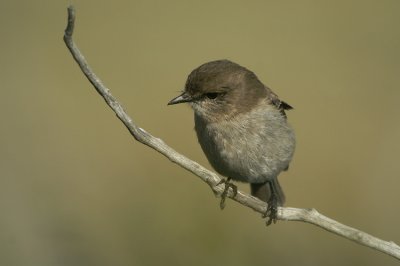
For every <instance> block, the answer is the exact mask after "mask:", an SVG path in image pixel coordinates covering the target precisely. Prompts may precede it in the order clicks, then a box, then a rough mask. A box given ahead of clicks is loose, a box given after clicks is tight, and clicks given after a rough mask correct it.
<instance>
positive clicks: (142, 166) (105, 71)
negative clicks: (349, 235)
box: [0, 0, 400, 266]
mask: <svg viewBox="0 0 400 266" xmlns="http://www.w3.org/2000/svg"><path fill="white" fill-rule="evenodd" d="M72 3H73V4H74V5H75V7H76V9H77V21H76V23H77V24H76V32H75V35H74V38H75V41H76V43H77V44H78V46H79V47H80V49H81V50H82V52H83V53H84V55H85V56H86V58H87V59H88V61H89V63H90V65H91V66H92V68H93V69H94V70H95V72H96V73H97V74H98V75H99V76H100V77H101V79H102V80H103V81H104V83H105V84H106V85H107V86H108V87H109V88H110V89H111V91H112V93H113V94H114V96H116V97H117V98H118V99H119V100H120V101H121V102H122V103H123V105H124V107H125V109H126V110H127V112H128V113H129V114H130V115H131V116H132V118H133V120H134V121H135V122H137V123H138V124H139V125H140V126H141V127H143V128H144V129H146V130H147V131H149V132H150V133H152V134H153V135H155V136H157V137H160V138H162V139H163V140H164V141H165V142H166V143H167V144H169V145H171V146H172V147H174V148H175V149H176V150H178V151H179V152H181V153H183V154H185V155H186V156H188V157H189V158H191V159H194V160H196V161H198V162H200V163H201V164H203V165H205V166H206V167H210V166H209V165H208V163H207V161H206V159H205V157H204V155H203V153H202V151H201V149H200V147H199V145H198V144H197V140H196V137H195V134H194V131H193V118H192V115H193V114H192V111H191V110H190V108H189V107H187V106H184V105H179V106H167V105H166V103H167V102H168V101H169V100H170V99H171V98H172V97H174V96H176V95H177V94H178V93H179V91H180V90H181V89H182V88H183V85H184V82H185V79H186V76H187V75H188V74H189V72H190V71H191V70H192V69H194V68H195V67H197V66H198V65H200V64H202V63H204V62H207V61H210V60H215V59H221V58H228V59H231V60H233V61H235V62H238V63H240V64H241V65H243V66H246V67H248V68H249V69H251V70H253V71H254V72H255V73H256V74H257V75H258V76H259V78H260V79H261V80H262V81H263V82H264V83H265V84H266V85H268V86H270V87H271V88H272V89H273V90H274V91H275V92H276V93H277V94H278V95H279V96H280V97H281V98H282V99H283V100H285V101H287V102H288V103H290V104H291V105H293V106H294V107H295V109H294V110H293V111H290V112H289V113H288V117H289V121H290V123H291V124H292V125H293V127H294V128H295V130H296V133H297V140H298V145H297V150H296V154H295V157H294V160H293V162H292V164H291V167H290V170H289V171H288V172H286V173H283V174H282V175H281V177H280V180H281V184H282V185H283V187H284V189H285V192H286V196H287V206H293V207H314V208H316V209H318V210H319V211H320V212H322V213H323V214H325V215H327V216H329V217H332V218H334V219H336V220H338V221H341V222H343V223H345V224H348V225H350V226H354V227H356V228H358V229H361V230H364V231H366V232H368V233H370V234H372V235H375V236H378V237H380V238H382V239H385V240H393V241H395V242H397V243H400V230H399V225H400V213H399V209H400V208H399V202H400V195H399V187H400V179H399V177H400V163H399V153H400V141H399V136H400V119H399V114H400V111H399V104H398V103H399V99H400V90H399V84H400V52H399V48H400V28H399V25H400V16H399V13H400V1H396V0H393V1H389V0H385V1H361V0H360V1H274V0H269V1H239V0H236V1H172V0H171V1H72ZM68 4H70V1H28V0H24V1H22V0H21V1H11V0H9V1H7V0H3V1H1V2H0V36H1V41H0V47H1V49H0V62H1V63H0V80H1V104H0V122H1V123H0V132H1V139H0V213H1V218H0V265H7V266H13V265H18V266H19V265H35V266H36V265H41V266H43V265H45V266H47V265H49V266H50V265H96V266H97V265H160V264H161V265H232V266H233V265H397V264H398V261H396V260H395V259H393V258H391V257H389V256H386V255H383V254H381V253H379V252H377V251H374V250H371V249H369V248H366V247H363V246H360V245H357V244H355V243H353V242H350V241H348V240H345V239H343V238H339V237H337V236H335V235H333V234H330V233H327V232H325V231H323V230H321V229H319V228H317V227H315V226H312V225H308V224H303V223H300V222H278V223H277V224H276V225H273V226H270V227H265V224H264V221H263V220H262V219H261V218H260V215H259V214H257V213H254V212H253V211H251V210H250V209H247V208H244V207H242V206H240V205H238V204H236V203H234V202H232V201H228V202H227V208H226V209H225V210H224V211H222V212H221V211H220V210H219V207H218V199H217V198H215V197H214V196H213V194H212V192H211V191H210V189H209V188H208V186H206V185H205V184H204V183H202V182H200V181H199V179H198V178H197V177H195V176H193V175H192V174H190V173H189V172H187V171H185V170H183V169H182V168H180V167H178V166H177V165H175V164H172V163H170V162H169V161H168V160H167V159H165V158H164V157H163V156H161V155H160V154H158V153H156V152H154V151H153V150H151V149H149V148H148V147H146V146H144V145H142V144H139V143H137V142H135V141H134V139H133V138H132V137H131V136H130V135H129V133H128V131H127V130H126V129H125V127H124V126H123V125H122V124H121V122H120V121H119V120H118V119H117V118H116V117H115V115H114V114H113V113H112V112H111V110H110V109H109V108H108V107H107V106H106V105H105V103H104V101H103V100H102V99H101V98H100V97H99V95H97V93H96V92H95V90H94V89H93V88H92V86H91V85H90V83H89V82H88V81H87V80H86V79H85V77H84V76H83V75H82V73H81V72H80V70H79V68H78V66H77V65H76V63H75V62H74V61H73V59H72V57H71V55H70V54H69V52H68V50H67V48H66V47H65V45H64V43H63V41H62V35H63V31H64V29H65V25H66V7H67V6H68ZM240 189H243V190H245V191H248V187H247V186H246V185H240Z"/></svg>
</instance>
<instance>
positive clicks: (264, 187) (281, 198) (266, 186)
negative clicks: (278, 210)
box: [250, 178, 285, 206]
mask: <svg viewBox="0 0 400 266" xmlns="http://www.w3.org/2000/svg"><path fill="white" fill-rule="evenodd" d="M250 188H251V195H253V196H254V197H257V198H259V199H260V200H262V201H265V202H268V201H269V200H270V199H271V195H272V194H275V198H276V201H277V205H278V206H283V204H284V203H285V194H284V193H283V190H282V187H281V186H280V185H279V182H278V178H273V179H272V180H268V181H267V182H265V183H259V184H250Z"/></svg>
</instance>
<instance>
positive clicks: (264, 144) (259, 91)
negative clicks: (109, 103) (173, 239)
mask: <svg viewBox="0 0 400 266" xmlns="http://www.w3.org/2000/svg"><path fill="white" fill-rule="evenodd" d="M183 102H187V103H189V104H190V106H191V107H192V108H193V110H194V120H195V130H196V133H197V137H198V140H199V143H200V145H201V148H202V149H203V151H204V153H205V155H206V157H207V159H208V161H209V162H210V164H211V165H212V167H213V168H214V169H215V170H216V171H217V172H218V173H219V174H221V175H223V176H225V177H227V180H224V182H225V190H224V193H223V194H222V195H221V198H222V199H221V205H220V206H221V208H223V207H224V201H225V197H226V195H227V192H228V189H229V187H231V188H232V189H233V191H234V192H236V191H237V189H236V186H235V185H233V184H232V183H231V182H230V180H231V179H232V180H235V181H241V182H246V183H250V187H251V194H252V195H253V196H255V197H257V198H259V199H260V200H263V201H265V202H267V203H268V208H267V213H266V215H268V216H269V220H268V221H267V224H268V225H269V224H271V222H272V221H273V222H275V221H276V215H277V207H278V206H283V204H284V202H285V196H284V193H283V191H282V188H281V186H280V185H279V182H278V175H279V173H280V172H282V171H284V170H287V169H288V167H289V163H290V161H291V159H292V156H293V153H294V149H295V136H294V132H293V129H292V128H291V127H290V125H289V124H288V123H287V118H286V114H285V110H289V109H292V107H291V106H290V105H289V104H287V103H285V102H284V101H281V100H280V99H279V98H278V96H277V95H276V94H275V93H274V92H272V90H271V89H270V88H268V87H267V86H265V85H264V84H263V83H262V82H261V81H260V80H259V79H258V78H257V76H256V75H255V74H254V73H253V72H251V71H250V70H248V69H246V68H245V67H242V66H240V65H238V64H236V63H234V62H231V61H229V60H217V61H212V62H208V63H205V64H203V65H201V66H199V67H198V68H196V69H194V70H193V71H192V72H191V73H190V75H189V76H188V78H187V81H186V85H185V89H184V91H183V93H182V94H181V95H179V96H178V97H176V98H174V99H172V100H171V101H170V102H169V103H168V104H169V105H171V104H177V103H183Z"/></svg>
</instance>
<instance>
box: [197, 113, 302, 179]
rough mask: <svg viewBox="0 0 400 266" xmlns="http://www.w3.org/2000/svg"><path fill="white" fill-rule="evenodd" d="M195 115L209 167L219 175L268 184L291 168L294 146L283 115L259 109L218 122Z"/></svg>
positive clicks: (199, 138) (289, 129) (292, 137)
mask: <svg viewBox="0 0 400 266" xmlns="http://www.w3.org/2000/svg"><path fill="white" fill-rule="evenodd" d="M208 121H209V120H207V119H205V118H204V117H201V116H198V115H196V114H195V130H196V133H197V137H198V140H199V143H200V145H201V147H202V149H203V151H204V153H205V155H206V157H207V158H208V160H209V162H210V164H211V165H212V166H213V167H214V169H215V170H216V171H217V172H219V173H220V174H222V175H224V176H227V177H231V178H233V179H235V180H239V181H244V182H252V183H257V182H265V181H266V180H267V179H268V178H274V177H276V176H277V175H278V174H279V172H281V171H282V170H284V169H285V168H287V167H288V165H289V162H290V160H291V158H292V155H293V152H294V146H295V138H294V134H293V130H292V128H291V127H290V126H289V125H288V124H287V122H286V119H285V118H284V117H283V116H282V114H281V113H280V112H279V111H278V110H276V109H272V108H269V107H267V108H260V109H259V110H253V111H251V112H248V113H244V114H239V115H237V116H235V117H230V119H220V120H218V121H217V122H208Z"/></svg>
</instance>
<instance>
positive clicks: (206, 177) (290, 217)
mask: <svg viewBox="0 0 400 266" xmlns="http://www.w3.org/2000/svg"><path fill="white" fill-rule="evenodd" d="M74 24H75V9H74V8H73V7H72V6H70V7H68V24H67V28H66V29H65V34H64V42H65V44H66V45H67V47H68V49H69V50H70V52H71V54H72V56H73V57H74V59H75V61H76V62H77V63H78V65H79V67H80V68H81V70H82V72H83V73H84V74H85V76H86V77H87V78H88V80H89V81H90V83H92V85H93V86H94V88H95V89H96V90H97V92H98V93H99V94H100V95H101V96H102V97H103V99H104V100H105V101H106V103H107V104H108V106H110V108H111V109H112V110H113V111H114V112H115V114H116V115H117V117H118V118H119V119H120V120H121V121H122V123H124V125H125V126H126V127H127V129H128V130H129V132H130V133H131V134H132V136H133V137H134V138H135V139H136V140H137V141H139V142H141V143H143V144H145V145H147V146H149V147H150V148H153V149H154V150H156V151H158V152H159V153H161V154H162V155H164V156H165V157H167V158H168V159H169V160H170V161H172V162H174V163H176V164H178V165H179V166H181V167H183V168H184V169H186V170H188V171H190V172H192V173H193V174H194V175H196V176H198V177H200V179H201V180H203V181H204V182H205V183H207V184H208V185H209V186H210V187H211V189H212V191H213V192H214V193H215V194H216V195H217V196H220V195H221V193H222V192H223V190H224V185H223V184H220V185H219V182H220V181H221V179H220V177H219V176H218V175H217V174H215V173H214V172H211V171H210V170H208V169H206V168H204V167H203V166H201V165H200V164H198V163H196V162H194V161H192V160H190V159H188V158H187V157H185V156H183V155H182V154H180V153H178V152H177V151H175V150H174V149H172V148H171V147H169V146H168V145H166V144H165V143H164V141H162V140H161V139H159V138H156V137H154V136H152V135H151V134H149V133H147V132H146V131H145V130H144V129H142V128H140V127H138V126H137V125H136V124H135V123H134V122H133V121H132V119H131V118H130V117H129V116H128V114H127V113H126V112H125V111H124V109H123V108H122V106H121V104H120V103H119V102H118V101H117V100H116V99H115V98H114V97H113V96H112V95H111V93H110V90H109V89H108V88H107V87H106V86H105V85H104V84H103V83H102V82H101V80H100V79H99V78H98V77H97V76H96V74H95V73H94V72H93V71H92V69H91V68H90V67H89V65H88V63H87V62H86V60H85V58H84V56H83V55H82V53H81V52H80V51H79V49H78V47H77V46H76V45H75V43H74V42H73V39H72V35H73V31H74ZM228 197H229V198H231V199H233V200H234V201H236V202H239V203H240V204H242V205H244V206H246V207H249V208H251V209H253V210H254V211H256V212H259V213H261V214H265V212H266V210H267V205H266V203H265V202H262V201H260V200H259V199H257V198H255V197H253V196H250V195H248V194H246V193H243V192H241V191H238V192H237V194H236V195H233V191H232V190H230V191H229V193H228ZM277 219H278V220H284V221H301V222H306V223H310V224H314V225H316V226H319V227H321V228H323V229H325V230H327V231H329V232H332V233H335V234H337V235H339V236H342V237H344V238H347V239H350V240H352V241H354V242H356V243H358V244H361V245H364V246H367V247H370V248H373V249H376V250H378V251H381V252H383V253H386V254H388V255H390V256H392V257H394V258H397V259H399V260H400V247H399V246H398V245H396V244H395V243H394V242H389V241H384V240H381V239H379V238H376V237H374V236H371V235H369V234H367V233H364V232H362V231H360V230H357V229H355V228H352V227H349V226H347V225H344V224H341V223H339V222H337V221H335V220H332V219H330V218H328V217H326V216H324V215H322V214H320V213H318V212H317V211H316V210H315V209H299V208H289V207H279V209H278V217H277Z"/></svg>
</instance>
